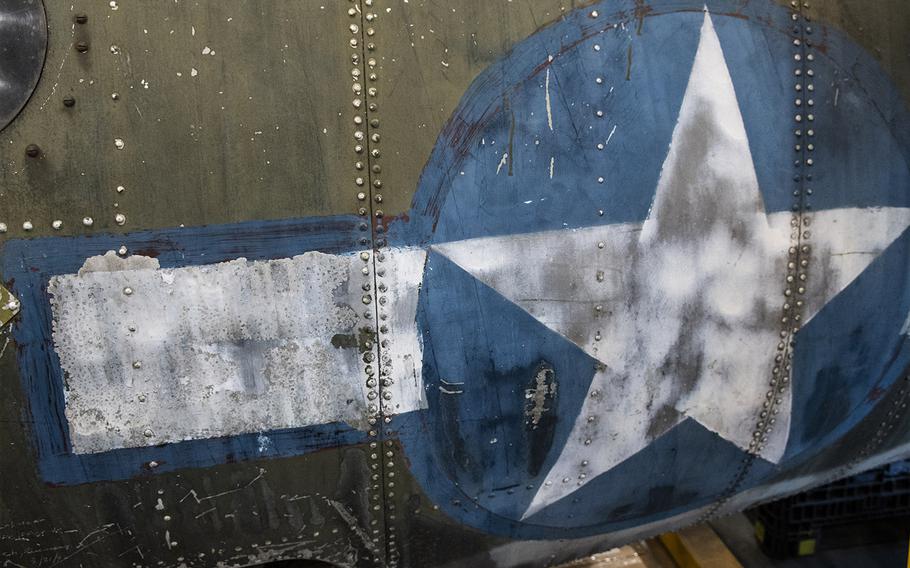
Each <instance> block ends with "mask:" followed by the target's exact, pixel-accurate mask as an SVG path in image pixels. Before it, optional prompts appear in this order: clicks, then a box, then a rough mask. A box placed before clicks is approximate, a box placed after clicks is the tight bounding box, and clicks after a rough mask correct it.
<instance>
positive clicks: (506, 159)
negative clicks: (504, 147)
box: [496, 152, 509, 175]
mask: <svg viewBox="0 0 910 568" xmlns="http://www.w3.org/2000/svg"><path fill="white" fill-rule="evenodd" d="M507 161H509V153H508V152H506V153H504V154H503V155H502V159H501V160H499V165H498V166H496V175H499V170H501V169H502V167H503V166H504V165H506V162H507Z"/></svg>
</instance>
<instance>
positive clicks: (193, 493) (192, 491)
mask: <svg viewBox="0 0 910 568" xmlns="http://www.w3.org/2000/svg"><path fill="white" fill-rule="evenodd" d="M265 471H266V470H265V469H264V468H261V467H260V468H259V475H257V476H256V477H254V478H253V479H251V480H250V481H249V482H248V483H246V484H245V485H241V486H240V487H237V488H235V489H229V490H227V491H222V492H221V493H215V494H214V495H209V496H207V497H199V495H198V494H197V493H196V490H195V489H190V491H189V493H187V494H186V495H184V496H183V497H182V498H181V499H180V501H178V503H183V502H184V501H186V498H187V497H190V496H192V497H193V499H195V500H196V503H197V504H199V503H202V502H203V501H208V500H209V499H217V498H218V497H223V496H225V495H230V494H231V493H236V492H238V491H242V490H244V489H246V488H247V487H249V486H250V485H252V484H254V483H256V482H257V481H259V480H260V479H262V476H263V475H265Z"/></svg>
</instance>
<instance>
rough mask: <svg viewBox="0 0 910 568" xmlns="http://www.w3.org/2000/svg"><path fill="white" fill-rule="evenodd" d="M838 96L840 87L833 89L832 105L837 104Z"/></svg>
mask: <svg viewBox="0 0 910 568" xmlns="http://www.w3.org/2000/svg"><path fill="white" fill-rule="evenodd" d="M839 97H840V87H838V88H836V89H834V106H835V107H836V106H837V99H838V98H839Z"/></svg>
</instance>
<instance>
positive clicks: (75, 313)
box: [48, 249, 425, 453]
mask: <svg viewBox="0 0 910 568" xmlns="http://www.w3.org/2000/svg"><path fill="white" fill-rule="evenodd" d="M424 256H425V253H424V252H423V251H422V250H418V249H402V250H396V251H394V252H391V253H389V254H387V255H386V256H385V258H384V261H383V263H382V266H383V267H384V268H385V269H386V270H387V271H388V273H387V277H386V279H385V280H386V282H387V283H388V285H389V286H390V290H389V292H388V293H387V294H385V295H386V296H389V298H388V299H389V300H390V301H393V302H395V304H396V305H398V306H401V307H403V309H404V310H405V312H404V313H401V314H398V313H396V314H392V315H391V320H390V321H389V324H388V327H389V350H388V354H389V356H390V357H391V358H392V361H393V366H392V373H393V374H392V377H393V379H395V383H394V386H393V387H392V388H393V393H394V396H393V400H392V403H393V404H394V405H395V406H394V410H393V412H406V411H409V410H415V409H417V408H423V407H425V402H424V400H423V392H422V388H421V382H420V370H421V367H420V364H419V362H420V361H421V353H422V351H421V345H420V342H419V340H418V338H417V329H416V322H415V320H414V314H415V313H416V309H417V289H418V283H419V280H420V277H421V274H422V271H423V259H424ZM363 264H364V262H363V261H362V260H361V258H360V256H359V253H358V254H350V255H329V254H322V253H318V252H308V253H305V254H303V255H300V256H296V257H293V258H288V259H281V260H272V261H255V262H250V261H247V260H246V259H242V258H241V259H237V260H234V261H230V262H223V263H219V264H214V265H209V266H194V267H185V268H169V269H159V268H158V262H157V260H155V259H152V258H148V257H142V256H131V257H128V258H120V257H119V256H117V255H116V254H115V253H113V252H109V253H107V254H106V255H104V256H99V257H93V258H90V259H87V260H86V262H85V264H84V266H83V268H82V270H80V271H79V273H78V274H69V275H63V276H57V277H54V278H52V279H51V282H50V284H49V286H48V292H49V294H50V295H51V296H52V308H53V315H54V331H53V338H54V345H55V349H56V351H57V354H58V356H59V358H60V363H61V366H62V368H63V371H64V372H65V374H66V377H67V387H66V392H65V395H66V416H67V420H68V422H69V427H70V435H71V440H72V444H73V449H74V451H75V452H76V453H91V452H100V451H107V450H111V449H115V448H124V447H139V446H146V445H155V444H161V443H164V442H176V441H180V440H186V439H197V438H208V437H216V436H228V435H234V434H241V433H255V432H266V431H269V430H274V429H281V428H295V427H302V426H308V425H315V424H324V423H329V422H336V421H343V422H347V423H349V424H351V425H353V426H355V427H359V428H366V417H367V414H366V407H367V399H366V395H367V388H366V386H365V379H364V373H363V368H362V367H363V363H362V361H361V356H362V355H361V352H360V349H359V348H358V347H357V345H356V342H357V338H358V336H359V335H360V333H361V329H360V328H361V327H364V326H365V324H364V323H363V322H364V320H363V318H362V317H361V316H360V311H361V308H362V307H363V305H362V302H361V297H362V294H363V292H362V291H361V290H360V285H359V283H360V281H361V280H362V275H361V274H360V270H361V267H362V265H363ZM127 292H128V293H127ZM333 339H334V345H333Z"/></svg>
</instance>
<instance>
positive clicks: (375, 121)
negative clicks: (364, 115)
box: [370, 118, 379, 128]
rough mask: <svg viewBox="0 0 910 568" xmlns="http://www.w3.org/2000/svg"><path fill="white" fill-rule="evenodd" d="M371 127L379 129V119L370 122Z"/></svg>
mask: <svg viewBox="0 0 910 568" xmlns="http://www.w3.org/2000/svg"><path fill="white" fill-rule="evenodd" d="M370 126H372V127H373V128H379V119H378V118H374V119H372V120H370Z"/></svg>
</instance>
